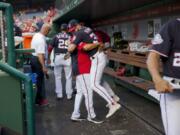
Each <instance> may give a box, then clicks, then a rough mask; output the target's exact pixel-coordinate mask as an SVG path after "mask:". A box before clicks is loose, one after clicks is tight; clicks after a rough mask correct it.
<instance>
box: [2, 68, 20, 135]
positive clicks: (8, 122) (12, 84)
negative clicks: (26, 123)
mask: <svg viewBox="0 0 180 135" xmlns="http://www.w3.org/2000/svg"><path fill="white" fill-rule="evenodd" d="M0 80H1V81H0V125H1V126H3V127H7V128H9V129H10V130H13V131H15V132H17V133H18V134H21V135H22V134H23V104H22V92H21V87H20V81H19V80H17V79H15V78H13V77H11V76H9V75H8V74H6V73H4V72H2V71H0Z"/></svg>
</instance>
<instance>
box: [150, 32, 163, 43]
mask: <svg viewBox="0 0 180 135" xmlns="http://www.w3.org/2000/svg"><path fill="white" fill-rule="evenodd" d="M162 42H163V39H162V37H161V35H160V34H156V35H155V37H154V39H153V40H152V41H151V43H152V44H153V45H157V44H161V43H162Z"/></svg>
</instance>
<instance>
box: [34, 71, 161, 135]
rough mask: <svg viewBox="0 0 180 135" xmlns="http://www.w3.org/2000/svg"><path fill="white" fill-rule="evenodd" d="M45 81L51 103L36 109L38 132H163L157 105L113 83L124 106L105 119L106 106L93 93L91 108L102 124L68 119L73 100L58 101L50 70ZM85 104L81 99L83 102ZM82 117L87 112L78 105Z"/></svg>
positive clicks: (107, 134)
mask: <svg viewBox="0 0 180 135" xmlns="http://www.w3.org/2000/svg"><path fill="white" fill-rule="evenodd" d="M50 77H51V78H50V79H49V80H47V83H46V86H47V87H46V88H47V95H48V100H49V102H50V105H49V106H48V107H37V108H36V132H37V135H162V134H163V128H162V122H161V118H160V110H159V107H158V104H155V103H153V102H151V101H149V100H147V99H144V98H143V97H141V96H139V95H136V94H134V93H132V92H130V91H128V90H126V89H124V88H122V87H120V86H116V87H115V85H113V84H112V87H113V89H114V90H115V92H116V93H117V94H118V95H119V96H120V98H121V103H122V105H123V107H122V108H121V109H120V110H119V111H118V112H117V113H116V114H115V115H114V116H113V117H111V118H110V119H105V115H106V114H107V112H108V109H107V108H106V107H105V105H106V103H105V101H104V100H103V99H102V98H101V97H99V96H98V95H96V94H95V96H94V107H95V111H96V114H97V116H98V117H99V118H101V119H104V120H105V122H104V123H102V124H93V123H90V122H88V121H83V122H79V123H74V122H71V120H70V116H71V113H72V111H73V103H74V98H73V100H70V101H69V100H67V99H66V97H64V99H63V100H61V101H57V100H56V99H55V93H54V79H53V75H52V73H51V74H50ZM83 103H84V102H83ZM81 112H82V116H84V117H86V116H87V113H86V110H85V106H84V104H82V107H81Z"/></svg>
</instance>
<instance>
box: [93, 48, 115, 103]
mask: <svg viewBox="0 0 180 135" xmlns="http://www.w3.org/2000/svg"><path fill="white" fill-rule="evenodd" d="M106 64H107V56H106V55H105V54H104V52H97V53H96V54H95V55H94V56H93V57H91V70H90V75H91V78H90V79H91V80H90V82H91V88H92V89H93V90H94V91H95V92H97V93H98V94H99V95H100V96H101V97H102V98H104V99H105V100H106V101H107V102H108V104H112V103H114V100H113V98H112V97H111V96H110V94H109V93H108V92H107V90H106V89H105V88H104V87H103V86H102V85H101V78H102V75H103V72H104V68H105V67H106Z"/></svg>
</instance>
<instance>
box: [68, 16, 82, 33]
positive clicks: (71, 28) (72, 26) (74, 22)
mask: <svg viewBox="0 0 180 135" xmlns="http://www.w3.org/2000/svg"><path fill="white" fill-rule="evenodd" d="M78 23H79V21H78V20H76V19H72V20H70V21H69V23H68V29H69V32H73V31H74V30H75V26H76V25H77V24H78Z"/></svg>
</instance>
